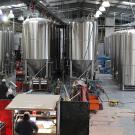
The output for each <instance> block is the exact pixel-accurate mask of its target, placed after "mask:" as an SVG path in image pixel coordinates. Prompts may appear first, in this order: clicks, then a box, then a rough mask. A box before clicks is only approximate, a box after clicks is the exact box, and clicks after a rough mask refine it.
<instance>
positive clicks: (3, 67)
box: [0, 31, 14, 75]
mask: <svg viewBox="0 0 135 135" xmlns="http://www.w3.org/2000/svg"><path fill="white" fill-rule="evenodd" d="M13 45H14V34H13V32H12V31H0V72H2V73H4V74H7V75H8V74H10V73H11V72H12V71H13V65H14V52H13V49H14V46H13Z"/></svg>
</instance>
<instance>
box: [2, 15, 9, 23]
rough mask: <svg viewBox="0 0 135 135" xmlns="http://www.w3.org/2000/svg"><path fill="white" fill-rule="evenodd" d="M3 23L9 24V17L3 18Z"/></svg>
mask: <svg viewBox="0 0 135 135" xmlns="http://www.w3.org/2000/svg"><path fill="white" fill-rule="evenodd" d="M2 21H3V22H4V23H7V22H8V17H7V16H6V15H4V16H3V17H2Z"/></svg>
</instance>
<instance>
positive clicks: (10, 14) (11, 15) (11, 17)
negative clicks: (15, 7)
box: [8, 10, 15, 19]
mask: <svg viewBox="0 0 135 135" xmlns="http://www.w3.org/2000/svg"><path fill="white" fill-rule="evenodd" d="M14 17H15V16H14V14H13V11H12V10H10V13H9V15H8V18H9V19H13V18H14Z"/></svg>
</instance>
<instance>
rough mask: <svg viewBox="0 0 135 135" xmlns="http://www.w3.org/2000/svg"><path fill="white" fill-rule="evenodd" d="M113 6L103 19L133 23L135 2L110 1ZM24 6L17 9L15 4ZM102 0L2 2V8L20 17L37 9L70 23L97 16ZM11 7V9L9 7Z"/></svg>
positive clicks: (11, 0)
mask: <svg viewBox="0 0 135 135" xmlns="http://www.w3.org/2000/svg"><path fill="white" fill-rule="evenodd" d="M109 1H110V4H111V6H110V7H109V8H107V10H106V12H104V13H103V15H102V17H115V18H119V19H127V20H131V21H133V19H134V16H135V0H124V2H123V0H109ZM20 3H21V4H22V3H25V4H24V5H23V4H22V6H20V7H19V6H18V7H15V6H13V5H15V4H20ZM101 3H102V0H4V1H3V0H0V8H2V9H3V6H5V5H6V6H7V8H6V9H3V10H5V12H6V10H7V9H9V10H10V9H12V10H13V12H14V13H15V14H16V16H17V17H18V16H19V15H24V16H27V15H28V14H30V11H31V12H34V11H33V10H31V7H32V6H33V5H34V10H35V9H37V10H38V11H40V13H41V14H43V15H47V16H48V17H52V19H60V20H64V21H70V20H74V19H86V18H90V17H91V16H93V15H94V14H95V12H96V11H97V10H98V8H99V7H100V6H101ZM9 6H11V7H9Z"/></svg>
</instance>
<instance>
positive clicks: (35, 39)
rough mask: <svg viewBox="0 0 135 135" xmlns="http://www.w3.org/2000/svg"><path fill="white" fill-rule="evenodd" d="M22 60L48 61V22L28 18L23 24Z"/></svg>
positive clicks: (42, 19)
mask: <svg viewBox="0 0 135 135" xmlns="http://www.w3.org/2000/svg"><path fill="white" fill-rule="evenodd" d="M23 47H24V58H25V59H34V60H43V59H50V22H49V21H48V20H46V19H44V18H30V19H26V21H24V23H23Z"/></svg>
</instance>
